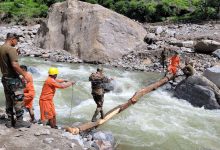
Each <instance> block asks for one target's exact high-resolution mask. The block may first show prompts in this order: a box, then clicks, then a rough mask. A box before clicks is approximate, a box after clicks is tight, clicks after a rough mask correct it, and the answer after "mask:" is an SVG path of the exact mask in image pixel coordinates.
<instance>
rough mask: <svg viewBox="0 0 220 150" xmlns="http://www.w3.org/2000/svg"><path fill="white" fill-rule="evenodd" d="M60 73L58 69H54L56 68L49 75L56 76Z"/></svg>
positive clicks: (50, 70) (52, 68)
mask: <svg viewBox="0 0 220 150" xmlns="http://www.w3.org/2000/svg"><path fill="white" fill-rule="evenodd" d="M58 73H59V71H58V68H54V67H51V68H50V69H49V71H48V74H49V75H56V74H58Z"/></svg>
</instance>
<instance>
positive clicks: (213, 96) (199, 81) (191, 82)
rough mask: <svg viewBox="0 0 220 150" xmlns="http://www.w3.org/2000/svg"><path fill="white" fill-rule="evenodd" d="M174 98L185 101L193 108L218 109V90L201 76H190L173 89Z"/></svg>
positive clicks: (219, 93)
mask: <svg viewBox="0 0 220 150" xmlns="http://www.w3.org/2000/svg"><path fill="white" fill-rule="evenodd" d="M174 94H175V96H176V97H178V98H181V99H185V100H187V101H188V102H190V103H191V104H192V105H193V106H196V107H204V108H206V109H220V105H219V104H220V90H219V88H218V87H217V86H216V85H215V84H214V83H212V82H211V81H210V80H208V79H207V78H205V77H203V76H190V77H188V78H187V79H184V80H182V81H181V82H180V83H179V84H178V85H177V86H176V88H175V92H174Z"/></svg>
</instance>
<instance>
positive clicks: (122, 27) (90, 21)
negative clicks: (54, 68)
mask: <svg viewBox="0 0 220 150" xmlns="http://www.w3.org/2000/svg"><path fill="white" fill-rule="evenodd" d="M145 35H146V31H145V30H144V28H143V27H142V26H141V25H139V24H138V23H136V22H134V21H132V20H130V19H128V18H127V17H125V16H122V15H120V14H117V13H115V12H113V11H111V10H108V9H106V8H104V7H102V6H99V5H93V4H89V3H85V2H80V1H77V0H67V1H65V2H63V3H57V4H55V5H53V7H52V8H51V9H50V12H49V17H48V20H47V21H46V22H44V23H43V24H42V25H41V27H40V29H39V31H38V34H37V36H36V39H35V43H36V44H37V45H38V46H40V47H41V48H45V49H64V50H67V51H69V52H71V53H72V54H74V55H75V56H78V57H79V58H81V59H83V60H84V61H86V62H93V61H98V62H108V61H110V60H112V59H117V58H120V57H121V56H122V55H124V54H127V53H128V52H130V51H132V50H134V48H135V47H136V46H137V45H139V44H141V43H143V39H144V36H145Z"/></svg>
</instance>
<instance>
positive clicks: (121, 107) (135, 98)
mask: <svg viewBox="0 0 220 150" xmlns="http://www.w3.org/2000/svg"><path fill="white" fill-rule="evenodd" d="M171 79H173V76H166V77H164V78H163V79H161V80H159V81H157V82H155V83H153V84H151V85H149V86H147V87H145V88H143V89H141V90H139V91H137V92H136V93H135V94H134V95H133V96H132V97H131V98H130V99H129V100H128V102H127V103H124V104H122V105H119V106H117V107H115V108H113V109H111V110H110V111H108V112H107V113H106V114H105V116H104V118H103V119H98V120H97V121H96V122H87V123H84V124H82V125H79V126H77V127H66V128H65V129H66V130H67V131H68V132H70V133H72V134H79V133H80V132H83V131H86V130H89V129H92V128H94V127H98V126H100V125H102V124H103V123H105V122H106V121H108V120H109V119H111V118H112V117H114V116H115V115H116V114H118V113H120V112H122V111H123V110H125V109H127V108H128V107H129V106H131V105H133V104H135V103H136V102H137V101H138V100H139V99H140V98H141V97H142V96H144V95H145V94H147V93H150V92H151V91H154V90H156V89H157V88H158V87H160V86H162V85H164V84H165V83H167V82H168V81H169V80H171Z"/></svg>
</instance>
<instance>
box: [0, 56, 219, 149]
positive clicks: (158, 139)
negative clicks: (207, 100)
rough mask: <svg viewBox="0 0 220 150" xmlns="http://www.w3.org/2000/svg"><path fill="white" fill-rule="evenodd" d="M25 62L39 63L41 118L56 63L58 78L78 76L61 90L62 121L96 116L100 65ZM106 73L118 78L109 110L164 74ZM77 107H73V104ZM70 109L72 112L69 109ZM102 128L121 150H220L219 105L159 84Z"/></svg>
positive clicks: (37, 79)
mask: <svg viewBox="0 0 220 150" xmlns="http://www.w3.org/2000/svg"><path fill="white" fill-rule="evenodd" d="M20 64H25V65H28V66H32V67H35V68H36V69H37V70H38V71H39V73H40V74H38V75H37V74H34V75H33V76H34V81H35V82H34V85H35V89H36V97H35V99H34V108H35V114H36V117H37V119H39V104H38V102H39V96H40V93H41V89H42V85H43V82H42V81H44V80H45V79H46V78H47V71H48V69H49V67H51V66H56V67H58V69H59V72H60V74H59V75H58V77H60V78H65V79H69V80H75V81H77V84H76V85H75V86H74V87H73V91H72V88H71V87H70V88H68V89H64V90H57V92H56V95H55V98H54V102H55V106H56V112H57V118H58V124H61V125H71V124H73V123H74V122H87V121H89V120H91V118H92V115H93V113H94V111H95V108H96V105H95V103H94V101H93V99H92V96H91V94H90V93H91V88H90V82H89V81H88V77H89V75H90V74H91V72H95V70H96V66H93V65H85V64H66V63H54V62H49V61H48V62H45V61H43V60H39V59H34V58H22V59H21V61H20ZM105 74H106V75H107V76H109V77H114V78H115V81H114V83H115V90H114V91H113V92H110V93H107V94H105V102H104V111H105V112H107V111H108V110H110V109H112V108H113V107H115V106H117V105H120V104H122V103H125V102H126V101H127V100H128V99H129V98H130V97H131V96H132V95H133V94H134V93H135V91H137V90H138V89H140V88H142V87H145V86H146V85H148V84H150V83H152V82H154V81H156V80H158V79H159V78H161V75H160V74H155V73H144V72H129V71H124V70H119V69H115V68H105ZM0 87H1V88H0V95H1V97H2V98H1V99H0V106H4V97H3V95H4V94H3V88H2V85H1V84H0ZM71 107H72V109H71ZM70 112H71V114H70ZM99 129H101V130H106V131H111V132H113V135H114V137H115V138H116V140H117V141H118V147H117V149H118V150H129V149H130V150H133V149H138V150H139V149H143V150H219V149H220V141H219V140H220V110H205V109H203V108H195V107H193V106H191V105H190V104H189V103H188V102H186V101H184V100H179V99H177V98H174V97H173V96H172V94H170V93H168V92H167V91H164V90H162V89H158V90H156V91H154V92H152V93H150V94H148V95H146V96H144V98H142V99H141V100H140V101H139V102H138V103H136V104H135V105H133V106H131V107H130V108H128V109H127V110H125V111H123V112H122V113H121V114H118V115H117V116H115V117H114V118H113V119H111V120H110V121H108V122H107V123H106V124H104V125H102V126H100V127H99Z"/></svg>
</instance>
